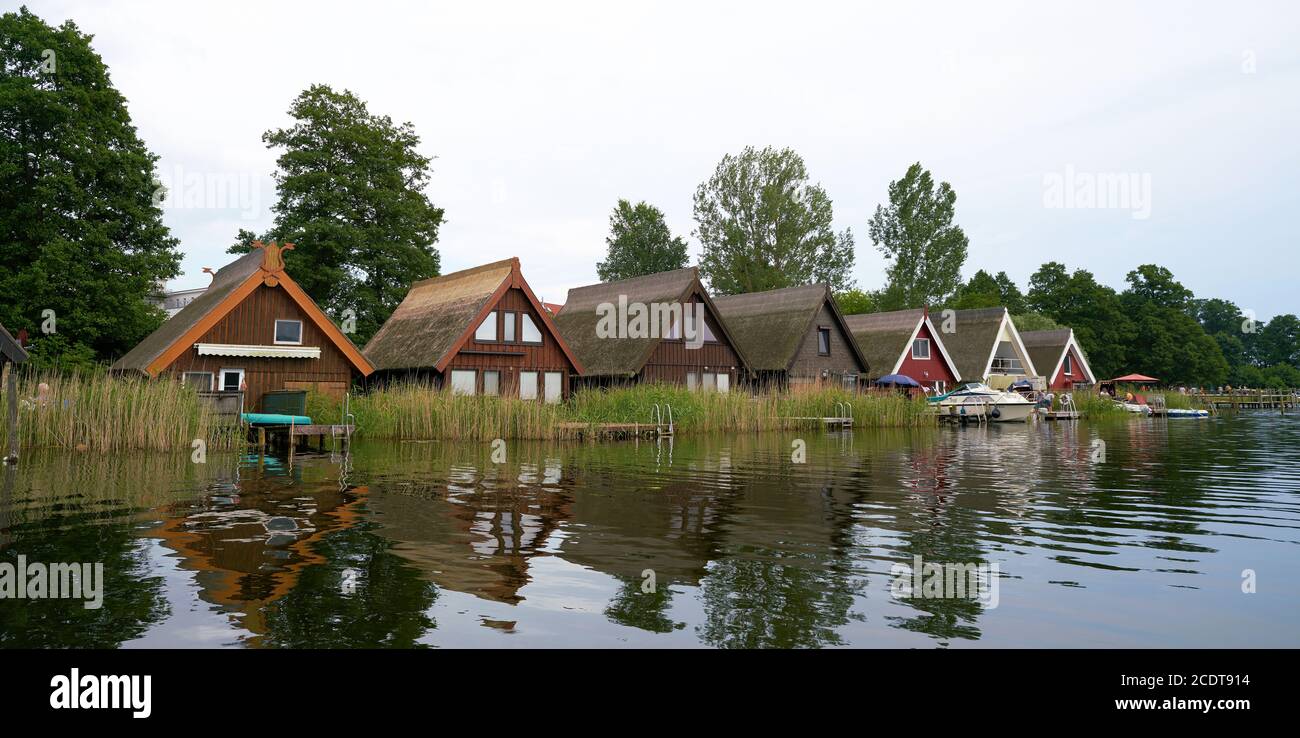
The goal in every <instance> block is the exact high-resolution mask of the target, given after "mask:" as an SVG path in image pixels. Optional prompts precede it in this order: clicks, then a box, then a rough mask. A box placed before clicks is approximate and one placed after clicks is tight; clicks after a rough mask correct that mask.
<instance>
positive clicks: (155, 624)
mask: <svg viewBox="0 0 1300 738" xmlns="http://www.w3.org/2000/svg"><path fill="white" fill-rule="evenodd" d="M797 439H799V440H802V442H803V443H802V444H799V443H796V440H797ZM1097 441H1101V442H1102V443H1097ZM502 450H503V451H504V453H505V461H504V463H494V461H500V458H499V457H497V458H495V459H494V457H493V454H494V449H493V448H492V447H491V446H490V445H489V444H448V443H403V444H397V443H357V444H355V446H354V448H353V450H352V453H351V455H350V457H348V458H343V457H340V456H339V455H337V454H330V453H328V452H327V453H324V454H304V453H299V454H298V455H297V456H296V458H295V459H294V463H293V466H292V468H290V467H289V466H288V465H287V463H286V462H285V461H284V460H282V459H278V458H273V457H266V458H264V459H259V458H258V457H257V456H246V457H243V458H236V457H234V456H231V455H227V456H221V455H216V454H209V456H208V458H207V460H206V463H204V464H196V463H193V462H192V460H191V458H190V452H189V451H188V450H187V451H186V452H185V453H183V454H176V455H159V454H152V455H139V456H128V457H100V456H95V455H72V454H57V455H42V454H40V453H33V454H29V455H28V456H27V457H25V458H24V459H23V462H22V464H21V465H20V467H19V468H18V469H17V470H16V471H10V472H8V473H7V474H6V476H5V477H4V480H3V481H4V490H3V497H0V564H3V563H9V564H13V565H16V564H17V561H18V556H19V555H21V556H23V557H25V560H26V561H28V562H102V563H103V564H104V595H103V606H102V607H101V608H99V609H86V608H84V607H83V606H82V604H81V602H80V601H75V600H48V599H47V600H15V599H0V646H8V647H20V646H28V647H70V646H71V647H88V646H95V647H115V646H121V647H142V646H143V647H160V646H161V647H260V648H269V647H386V646H394V647H413V646H438V647H449V646H472V647H521V646H577V647H618V646H648V647H697V646H704V647H769V646H771V647H836V646H886V647H921V648H930V647H954V648H955V647H977V646H1066V647H1131V646H1137V647H1169V646H1204V647H1240V646H1290V647H1294V646H1298V645H1300V627H1297V626H1298V625H1300V615H1298V614H1297V613H1300V586H1298V585H1297V582H1298V581H1300V576H1298V575H1300V417H1295V416H1278V415H1275V414H1263V413H1261V414H1254V415H1252V414H1242V415H1238V416H1225V417H1216V418H1212V419H1209V420H1174V421H1163V420H1146V419H1135V420H1123V421H1118V422H1113V423H1104V424H1089V423H1062V424H1052V423H1041V424H1037V425H1033V424H1027V425H995V426H992V427H985V428H977V427H968V428H938V429H925V430H913V431H877V430H858V431H856V432H853V433H843V434H840V433H821V432H815V433H814V432H811V431H809V432H807V433H803V434H800V433H772V434H762V435H757V436H754V435H743V436H706V437H687V436H682V437H680V438H677V439H675V440H673V441H669V440H662V441H660V442H657V443H656V442H654V441H649V442H647V441H641V442H639V443H632V442H627V443H606V444H541V445H538V444H528V443H512V444H508V445H506V446H505V448H504V449H496V451H497V453H498V454H499V453H500V452H501V451H502ZM801 451H802V453H803V454H804V457H803V458H798V457H799V456H800V452H801ZM800 462H802V463H800ZM918 556H919V557H921V558H920V559H919V560H918V559H917V558H916V557H918ZM915 563H939V564H959V565H972V566H976V567H978V566H981V565H982V566H984V567H986V568H985V569H984V570H983V571H986V572H990V573H989V576H988V577H986V578H985V579H984V580H983V581H984V582H985V585H986V587H988V588H991V589H987V588H986V589H985V590H984V594H985V595H988V594H989V593H990V591H991V592H993V593H994V594H995V595H996V596H995V597H988V596H986V597H984V598H983V599H982V600H981V599H977V598H974V597H972V596H969V595H973V594H974V593H973V592H968V593H967V595H968V596H920V595H925V594H926V593H925V592H924V591H922V590H918V591H917V592H914V593H913V596H911V597H905V596H898V595H899V594H900V592H899V589H898V586H899V582H900V581H904V580H905V581H908V582H912V581H917V580H913V579H911V578H908V577H903V576H900V572H901V570H899V569H896V568H895V567H896V565H908V566H910V565H913V564H915ZM995 565H996V571H994V566H995ZM1243 589H1246V590H1249V589H1253V590H1254V591H1253V592H1246V591H1243ZM904 594H905V593H904ZM948 594H949V595H951V593H950V592H949V593H948Z"/></svg>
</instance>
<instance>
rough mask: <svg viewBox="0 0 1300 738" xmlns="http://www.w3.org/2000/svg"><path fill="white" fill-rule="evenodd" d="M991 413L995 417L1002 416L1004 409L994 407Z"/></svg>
mask: <svg viewBox="0 0 1300 738" xmlns="http://www.w3.org/2000/svg"><path fill="white" fill-rule="evenodd" d="M989 414H990V415H992V416H993V417H995V418H1000V417H1002V411H1001V410H999V409H997V407H994V408H993V412H991V413H989Z"/></svg>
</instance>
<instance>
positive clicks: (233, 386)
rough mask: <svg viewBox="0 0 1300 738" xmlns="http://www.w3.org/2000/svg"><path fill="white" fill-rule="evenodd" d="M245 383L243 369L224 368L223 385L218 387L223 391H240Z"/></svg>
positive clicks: (222, 373)
mask: <svg viewBox="0 0 1300 738" xmlns="http://www.w3.org/2000/svg"><path fill="white" fill-rule="evenodd" d="M243 384H244V370H243V369H222V370H221V386H220V387H219V388H218V389H220V390H221V391H222V392H240V391H241V390H240V389H239V388H240V387H242V386H243Z"/></svg>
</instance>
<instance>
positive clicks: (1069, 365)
mask: <svg viewBox="0 0 1300 738" xmlns="http://www.w3.org/2000/svg"><path fill="white" fill-rule="evenodd" d="M1071 374H1074V362H1073V361H1070V355H1069V354H1066V355H1065V376H1067V377H1068V376H1070V375H1071Z"/></svg>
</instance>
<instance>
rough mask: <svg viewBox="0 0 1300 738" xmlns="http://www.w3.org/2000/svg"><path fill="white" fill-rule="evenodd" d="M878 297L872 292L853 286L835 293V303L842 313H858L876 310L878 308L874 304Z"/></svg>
mask: <svg viewBox="0 0 1300 738" xmlns="http://www.w3.org/2000/svg"><path fill="white" fill-rule="evenodd" d="M879 297H880V296H879V295H877V294H875V293H873V292H864V291H862V290H860V289H858V288H857V287H854V288H853V289H850V290H845V291H843V292H841V293H839V294H837V295H835V303H836V304H837V305H839V307H840V312H841V313H843V314H844V315H860V314H862V313H874V312H877V311H878V310H879V309H880V308H879V307H877V304H876V301H877V299H878V298H879Z"/></svg>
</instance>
